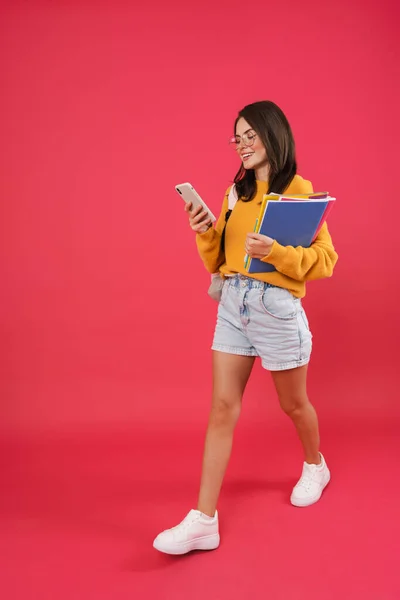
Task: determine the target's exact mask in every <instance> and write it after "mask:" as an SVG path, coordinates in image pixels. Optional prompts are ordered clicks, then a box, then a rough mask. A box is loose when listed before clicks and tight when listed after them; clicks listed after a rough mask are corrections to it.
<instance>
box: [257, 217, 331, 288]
mask: <svg viewBox="0 0 400 600" xmlns="http://www.w3.org/2000/svg"><path fill="white" fill-rule="evenodd" d="M261 260H262V262H266V263H269V264H271V265H274V267H275V268H276V270H277V271H279V272H280V273H283V274H284V275H287V276H288V277H291V278H292V279H295V280H296V281H311V280H313V279H324V278H325V277H331V275H332V273H333V269H334V267H335V265H336V263H337V260H338V255H337V253H336V252H335V248H334V247H333V244H332V238H331V236H330V234H329V231H328V226H327V224H326V223H324V224H323V226H322V227H321V231H320V232H319V234H318V236H317V238H316V239H315V241H314V242H313V243H312V244H311V246H310V247H309V248H303V247H302V246H298V247H297V248H294V247H293V246H281V244H278V242H277V241H276V240H275V241H274V242H273V244H272V247H271V250H270V252H269V254H267V256H264V257H263V258H262V259H261Z"/></svg>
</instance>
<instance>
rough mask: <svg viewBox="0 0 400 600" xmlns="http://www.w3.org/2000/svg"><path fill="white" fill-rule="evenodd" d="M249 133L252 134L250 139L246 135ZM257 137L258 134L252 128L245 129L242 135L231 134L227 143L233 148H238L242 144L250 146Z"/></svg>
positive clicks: (246, 146)
mask: <svg viewBox="0 0 400 600" xmlns="http://www.w3.org/2000/svg"><path fill="white" fill-rule="evenodd" d="M249 133H252V134H254V135H253V137H252V138H251V139H250V140H249V139H248V137H247V136H248V134H249ZM257 137H258V135H257V133H256V132H255V131H254V129H249V130H248V131H245V132H244V134H243V135H233V136H232V137H230V138H229V145H230V146H231V147H233V148H235V150H239V148H241V147H242V145H243V146H244V147H245V148H251V146H253V145H254V142H255V141H256V139H257ZM238 138H239V141H238ZM246 138H247V139H246Z"/></svg>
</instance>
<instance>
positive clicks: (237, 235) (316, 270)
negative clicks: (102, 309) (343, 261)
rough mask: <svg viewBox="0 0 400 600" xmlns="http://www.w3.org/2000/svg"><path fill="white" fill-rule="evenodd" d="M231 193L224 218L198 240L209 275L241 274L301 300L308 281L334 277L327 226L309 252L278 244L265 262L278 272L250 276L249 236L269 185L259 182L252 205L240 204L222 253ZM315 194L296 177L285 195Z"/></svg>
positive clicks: (333, 262)
mask: <svg viewBox="0 0 400 600" xmlns="http://www.w3.org/2000/svg"><path fill="white" fill-rule="evenodd" d="M229 190H230V188H228V190H227V192H226V194H225V198H224V201H223V204H222V210H221V214H220V216H219V219H218V221H217V223H216V226H215V228H214V227H211V228H210V229H209V230H208V231H206V232H205V233H201V234H197V236H196V242H197V248H198V251H199V254H200V257H201V259H202V260H203V262H204V265H205V267H206V269H207V270H208V271H209V272H210V273H216V272H218V271H219V272H220V273H221V275H222V276H226V275H234V274H236V273H240V274H242V275H246V276H247V277H252V278H254V279H258V280H259V281H265V282H267V283H271V284H273V285H276V286H278V287H282V288H286V289H287V290H289V291H290V292H291V293H292V294H293V295H294V296H296V297H298V298H303V297H304V296H305V294H306V289H305V287H306V286H305V282H306V281H310V280H312V279H323V278H324V277H330V276H331V275H332V273H333V269H334V266H335V264H336V262H337V259H338V255H337V254H336V252H335V249H334V247H333V244H332V238H331V236H330V234H329V231H328V227H327V225H326V223H324V225H323V226H322V228H321V230H320V232H319V234H318V236H317V238H316V239H315V241H314V243H313V244H311V246H310V247H309V248H303V247H301V246H299V247H297V248H294V247H293V246H281V245H280V244H278V242H276V241H275V242H274V243H273V246H272V249H271V252H270V253H269V254H268V256H266V257H265V258H263V259H262V260H263V262H266V263H270V264H272V265H274V267H275V268H276V271H272V272H268V273H252V274H249V273H247V271H246V270H245V268H244V256H245V249H244V247H245V241H246V236H247V234H248V233H250V232H252V231H253V229H254V224H255V222H256V219H257V217H258V214H259V212H260V205H261V202H262V199H263V196H264V194H266V193H267V191H268V183H267V182H265V181H257V194H256V196H255V197H254V198H253V200H251V201H250V202H242V201H241V200H238V202H237V203H236V205H235V208H234V210H233V211H232V214H231V216H230V218H229V221H228V223H227V226H226V231H225V252H222V251H221V234H222V231H223V229H224V225H225V214H226V211H227V210H228V194H229ZM312 191H313V187H312V184H311V182H310V181H307V180H305V179H303V178H302V177H300V176H299V175H296V176H295V177H294V179H293V180H292V182H291V183H290V185H289V186H288V188H287V189H286V190H285V193H286V194H309V193H311V192H312Z"/></svg>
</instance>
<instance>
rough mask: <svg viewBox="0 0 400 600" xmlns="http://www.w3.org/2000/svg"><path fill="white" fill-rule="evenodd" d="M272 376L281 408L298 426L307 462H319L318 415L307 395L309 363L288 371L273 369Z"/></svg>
mask: <svg viewBox="0 0 400 600" xmlns="http://www.w3.org/2000/svg"><path fill="white" fill-rule="evenodd" d="M272 378H273V380H274V384H275V387H276V391H277V393H278V397H279V402H280V405H281V408H282V410H283V411H284V412H285V413H286V414H287V415H288V416H289V417H290V418H291V419H292V421H293V423H294V426H295V427H296V430H297V433H298V436H299V438H300V441H301V443H302V446H303V450H304V455H305V460H306V462H308V463H310V464H319V462H320V455H319V431H318V417H317V413H316V412H315V409H314V407H313V405H312V404H311V403H310V401H309V399H308V396H307V365H306V366H304V367H299V368H298V369H290V370H287V371H273V372H272Z"/></svg>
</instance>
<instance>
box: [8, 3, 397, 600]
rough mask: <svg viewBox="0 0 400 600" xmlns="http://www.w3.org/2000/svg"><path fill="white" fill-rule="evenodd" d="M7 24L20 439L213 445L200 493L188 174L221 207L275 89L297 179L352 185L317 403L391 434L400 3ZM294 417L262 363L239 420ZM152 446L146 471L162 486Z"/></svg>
mask: <svg viewBox="0 0 400 600" xmlns="http://www.w3.org/2000/svg"><path fill="white" fill-rule="evenodd" d="M0 27H1V36H0V44H1V47H0V51H1V55H2V65H1V88H2V93H1V96H0V108H1V110H0V119H1V138H2V143H1V165H2V166H1V179H0V185H1V198H2V199H1V227H2V232H1V241H2V244H1V282H2V292H1V299H0V320H1V321H0V324H1V332H2V340H3V343H2V345H1V364H2V367H1V381H0V386H1V390H0V391H1V406H0V411H1V414H0V427H1V430H2V432H3V434H4V439H5V440H9V441H10V440H11V439H14V440H17V439H19V440H22V442H23V443H25V442H24V440H25V441H26V440H28V439H35V437H36V436H37V435H38V434H40V436H41V439H42V440H44V439H51V440H53V442H54V444H58V443H59V440H60V439H62V438H61V437H59V436H62V435H63V436H64V435H71V434H74V435H86V434H87V435H89V434H90V435H94V434H96V435H97V434H100V433H101V435H103V434H104V435H113V433H117V434H118V435H120V434H121V435H126V436H127V437H126V439H128V440H129V439H131V440H138V439H140V440H142V441H143V444H144V445H141V444H139V443H138V446H137V450H138V453H141V452H145V456H146V452H147V450H149V449H151V452H155V455H156V456H157V455H158V456H159V455H160V454H161V455H162V454H163V453H164V451H165V448H169V450H170V451H173V452H176V456H180V454H179V451H178V450H177V447H179V448H181V449H182V452H183V453H185V452H188V451H189V450H188V449H187V445H186V441H185V440H187V439H193V440H194V441H193V444H194V445H193V448H194V447H195V448H196V449H195V450H193V452H195V455H196V461H197V462H195V465H196V468H195V472H193V489H194V486H195V483H194V482H195V481H196V482H197V476H198V473H199V456H200V452H201V443H202V441H201V440H202V432H203V429H204V426H205V423H206V418H207V413H208V407H209V395H210V385H211V369H210V366H211V362H210V351H209V347H210V344H211V339H212V333H213V328H214V321H215V311H216V305H214V303H213V302H212V301H211V300H210V299H209V298H208V297H207V295H206V290H207V286H208V283H209V278H208V275H207V273H206V272H205V271H204V268H203V266H202V264H201V261H200V259H199V258H198V256H197V251H196V248H195V240H194V236H193V234H192V232H191V231H190V230H189V228H188V226H187V222H186V216H185V214H184V212H183V203H182V201H181V200H180V199H179V197H178V196H177V194H176V192H175V191H174V185H175V184H176V183H180V182H183V181H190V182H191V183H192V184H193V185H194V186H195V187H196V189H197V190H198V192H199V193H200V194H201V195H202V197H203V198H204V199H205V200H206V202H207V203H208V204H209V205H210V206H211V208H212V209H213V210H214V211H215V212H219V210H220V205H221V202H222V199H223V194H224V192H225V189H226V188H227V187H228V185H229V184H230V182H231V181H232V178H233V177H234V174H235V172H236V169H237V166H238V164H237V159H236V157H235V156H234V153H232V151H231V150H230V149H229V147H228V144H227V140H228V138H229V136H230V135H231V133H232V126H233V121H234V119H235V116H236V114H237V111H238V110H239V109H240V108H241V107H242V106H243V105H244V104H247V103H250V102H253V101H255V100H260V99H271V100H273V101H275V102H276V103H278V104H279V105H280V106H281V107H282V109H283V110H284V111H285V113H286V114H287V116H288V118H289V120H290V122H291V124H292V127H293V130H294V134H295V138H296V143H297V151H298V162H299V173H300V174H301V175H303V176H304V177H305V178H307V179H311V180H312V182H313V184H314V189H315V190H325V189H328V190H329V191H330V192H331V194H332V195H335V196H336V197H337V198H338V203H337V206H336V207H335V209H334V211H333V212H332V213H331V217H330V220H329V227H330V230H331V234H332V236H333V240H334V243H335V246H336V249H337V251H338V253H339V256H340V259H339V263H338V266H337V268H336V271H335V274H334V277H333V279H331V280H325V281H320V282H313V283H311V284H309V286H308V295H307V297H306V299H305V301H304V304H305V307H306V309H307V311H308V315H309V320H310V322H311V326H312V329H313V333H314V356H313V361H312V366H311V367H310V384H309V391H310V395H311V397H312V399H313V400H314V401H315V403H316V405H317V407H318V411H319V414H320V417H321V421H322V423H324V424H325V425H324V426H325V428H326V429H328V430H330V431H331V438H330V439H331V444H332V448H334V447H335V443H336V444H337V442H338V435H339V436H342V435H344V433H345V432H347V433H346V435H348V436H349V437H348V440H351V439H352V436H353V432H354V431H358V432H360V431H363V430H364V428H366V430H365V431H366V432H369V433H368V434H366V435H370V433H371V432H373V431H377V430H379V431H380V432H381V434H382V436H383V439H387V436H389V435H390V432H391V431H395V427H397V425H398V421H399V416H400V408H399V401H398V384H397V381H398V378H397V370H398V366H397V365H398V359H399V357H400V355H399V342H398V339H399V333H400V331H399V323H398V306H397V305H398V298H399V291H400V286H399V267H398V264H397V262H398V260H397V256H398V241H397V240H396V234H397V230H398V217H399V212H400V211H399V207H398V206H399V204H398V198H397V187H398V183H397V175H398V159H399V151H398V143H399V142H398V140H399V133H400V131H399V129H400V127H399V119H398V107H399V36H398V31H399V11H398V5H397V3H396V2H394V1H382V0H380V1H378V0H367V1H361V0H360V1H354V2H348V1H344V0H339V1H336V2H328V3H325V2H317V1H312V0H308V1H306V2H301V3H300V2H296V1H295V0H289V1H288V2H283V3H274V4H273V3H267V2H265V1H263V2H261V1H260V0H253V1H252V2H251V3H243V2H237V1H236V0H230V1H229V2H227V1H226V0H223V1H221V2H208V1H204V2H199V3H197V4H194V3H191V2H176V1H175V2H165V3H164V2H162V1H161V0H159V2H155V1H150V2H145V3H140V4H139V3H135V2H131V3H129V2H118V1H117V2H111V1H110V2H105V1H103V2H96V3H95V2H81V3H80V2H77V1H75V2H72V1H71V2H67V1H65V2H62V1H59V2H57V1H56V2H52V3H50V2H45V1H43V2H36V1H32V2H18V1H15V2H2V4H1V14H0ZM288 427H289V425H288V424H287V421H285V419H284V417H283V416H282V415H281V413H280V411H279V409H278V406H277V401H276V398H275V395H274V393H273V389H272V386H271V383H270V381H269V378H268V377H267V376H266V375H265V373H264V372H262V370H261V368H260V367H257V368H256V370H255V373H254V377H253V379H252V381H251V383H250V385H249V388H248V392H247V395H246V402H245V408H244V412H243V416H242V422H241V425H240V428H241V429H240V431H241V432H242V434H243V435H244V436H245V432H246V431H247V432H249V435H251V436H252V435H254V434H255V432H256V431H258V432H262V431H270V432H271V431H274V432H278V433H277V435H278V439H280V438H279V436H284V435H285V434H284V433H283V432H286V430H287V428H288ZM191 431H192V432H193V437H192V438H190V435H191V434H190V432H191ZM157 432H159V433H160V435H162V436H163V437H162V438H161V437H158V435H159V434H158V433H157ZM338 432H339V434H338ZM291 433H292V434H293V432H291ZM45 434H46V436H47V437H46V438H45V437H44V435H45ZM240 435H241V434H240V433H239V442H238V444H239V446H238V447H240V439H242V438H240ZM293 435H294V434H293ZM185 436H189V438H186V437H185ZM80 439H85V438H84V437H82V438H80ZM86 439H88V438H86ZM118 439H120V438H118ZM124 439H125V438H124ZM243 439H245V438H243ZM250 439H251V438H250ZM282 439H283V438H282ZM341 439H342V438H341ZM146 440H147V441H146ZM149 440H151V443H150V442H149ZM160 440H163V442H161V441H160ZM9 443H11V442H9ZM82 443H83V442H82ZM132 443H134V442H133V441H132ZM146 444H148V446H146ZM179 444H181V445H179ZM176 445H177V446H176ZM135 448H136V447H135ZM143 448H147V450H146V451H144V450H143ZM354 450H355V448H354V447H353V446H352V451H353V452H354ZM46 452H47V451H46ZM135 452H136V450H135ZM135 452H133V451H132V461H131V462H130V463H129V464H130V469H131V476H132V477H133V478H134V477H136V476H137V474H138V473H139V472H140V473H142V471H141V470H140V469H143V473H145V472H146V473H153V475H152V476H151V475H147V476H148V477H154V478H155V479H157V471H152V469H156V468H157V467H156V465H157V462H151V460H150V458H148V460H149V461H150V462H149V463H148V468H147V467H146V466H145V464H144V463H143V462H142V460H144V459H140V462H141V465H142V466H141V467H140V466H138V454H135ZM50 454H51V452H50ZM68 455H69V453H68ZM174 456H175V455H174ZM296 456H297V459H298V458H299V456H298V455H296ZM134 457H136V458H134ZM384 457H385V455H384V454H383V455H382V457H381V458H382V461H384V460H385V458H384ZM347 458H348V457H347ZM38 460H39V459H38ZM63 460H64V459H63ZM174 460H175V459H174ZM176 460H177V461H178V462H179V458H177V459H176ZM252 460H254V457H253V459H252ZM117 462H118V461H117ZM35 464H36V463H35ZM119 464H121V463H119ZM165 464H166V463H165ZM175 464H178V463H175ZM298 464H299V463H298V462H297V463H296V462H295V461H293V463H292V465H293V469H295V468H298V467H296V465H298ZM180 468H181V467H180ZM190 468H191V469H192V470H194V469H193V466H191V467H190ZM135 469H136V471H135ZM366 469H367V471H368V467H367V468H366ZM11 471H12V472H13V473H14V468H11V467H10V472H11ZM72 471H73V469H72ZM99 472H101V469H100V471H99ZM21 481H22V480H21ZM17 488H18V489H17V491H16V492H15V494H17V492H18V493H19V492H21V493H22V491H21V490H24V489H25V488H24V484H22V483H20V487H18V486H17ZM13 497H14V496H13ZM10 498H11V497H10ZM12 503H13V501H12V500H10V506H11V505H12ZM39 504H40V502H39V500H38V505H39ZM182 505H183V503H182V502H180V504H179V506H178V503H177V505H176V507H177V512H176V513H174V515H175V514H176V515H177V514H178V512H179V514H181V512H182V510H185V506H182ZM178 508H179V511H178ZM182 516H183V515H182ZM151 518H153V521H154V517H151ZM366 518H367V517H366ZM165 521H166V516H165V515H163V519H160V520H159V521H157V522H156V524H155V525H154V527H156V526H164V525H168V523H169V521H168V522H167V523H165ZM362 527H363V526H362V524H360V528H361V529H362ZM152 532H153V529H151V531H150V530H149V531H146V536H148V538H149V539H147V537H146V542H145V543H146V544H148V543H149V540H150V538H151V533H152ZM155 533H156V532H155ZM143 543H144V542H143ZM360 568H361V566H360ZM384 579H385V581H388V577H387V575H386V576H385V577H384ZM366 589H372V588H371V586H367V587H366ZM376 589H378V588H376ZM392 590H393V588H392V587H391V588H388V590H387V591H386V595H384V596H380V595H379V596H371V598H375V599H376V600H377V599H378V598H379V600H386V599H389V598H392V597H393V598H394V595H393V596H392V595H390V594H391V593H392ZM354 593H355V592H354ZM377 593H378V592H377ZM115 594H117V592H115ZM115 594H114V596H113V597H114V598H116V597H118V594H117V595H115ZM38 597H40V598H41V600H43V598H44V595H43V593H42V594H41V595H38ZM52 597H53V598H54V597H56V596H54V595H53V596H52ZM71 597H74V598H75V597H77V596H73V595H71ZM88 597H89V596H88V595H86V596H85V598H88ZM94 597H95V598H96V600H97V599H98V598H101V597H102V596H101V594H100V592H98V594H97V595H94ZM104 597H106V596H104ZM107 597H108V596H107ZM110 597H111V596H110ZM146 597H147V596H146ZM155 597H157V596H155ZM158 597H161V596H158ZM162 597H163V598H164V597H165V598H167V597H168V598H169V596H168V595H165V596H162ZM171 597H176V598H177V597H178V596H171ZM187 597H188V596H187ZM194 597H195V596H193V598H194ZM196 597H197V596H196ZM215 597H216V596H215ZM242 597H244V596H242ZM249 597H250V596H249ZM253 597H254V596H253ZM282 597H284V598H285V600H287V599H289V598H291V597H292V596H290V594H289V592H287V595H286V596H282ZM301 597H302V596H300V598H301ZM317 597H318V600H321V598H322V596H316V598H317ZM323 597H324V598H325V597H326V598H328V597H329V598H330V596H329V595H326V596H323ZM333 597H334V596H332V598H333ZM337 597H338V596H335V598H337ZM349 597H352V598H355V597H356V596H354V595H353V596H349ZM368 597H369V596H368ZM218 598H224V596H222V595H221V596H218ZM274 598H278V596H277V595H275V596H274ZM364 598H367V596H365V595H364ZM213 599H214V597H213Z"/></svg>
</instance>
